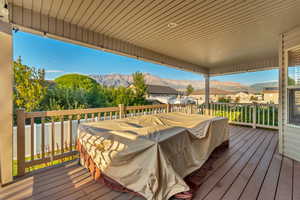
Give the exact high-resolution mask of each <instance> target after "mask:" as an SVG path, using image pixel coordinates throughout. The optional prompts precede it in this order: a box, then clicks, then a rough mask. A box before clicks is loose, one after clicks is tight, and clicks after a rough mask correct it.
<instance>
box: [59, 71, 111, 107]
mask: <svg viewBox="0 0 300 200" xmlns="http://www.w3.org/2000/svg"><path fill="white" fill-rule="evenodd" d="M54 81H55V82H56V84H57V87H59V88H67V89H69V90H70V91H73V92H77V93H85V98H86V103H87V105H88V107H91V108H94V107H103V106H106V97H105V95H104V88H103V87H102V86H101V85H99V84H98V83H97V82H96V81H95V80H94V79H92V78H90V77H88V76H85V75H80V74H66V75H63V76H60V77H58V78H56V79H55V80H54ZM78 90H79V91H78Z"/></svg>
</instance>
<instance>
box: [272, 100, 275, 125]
mask: <svg viewBox="0 0 300 200" xmlns="http://www.w3.org/2000/svg"><path fill="white" fill-rule="evenodd" d="M272 112H273V114H272V118H273V126H275V106H274V105H273V106H272Z"/></svg>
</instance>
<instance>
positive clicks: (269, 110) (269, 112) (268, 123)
mask: <svg viewBox="0 0 300 200" xmlns="http://www.w3.org/2000/svg"><path fill="white" fill-rule="evenodd" d="M268 126H270V105H268Z"/></svg>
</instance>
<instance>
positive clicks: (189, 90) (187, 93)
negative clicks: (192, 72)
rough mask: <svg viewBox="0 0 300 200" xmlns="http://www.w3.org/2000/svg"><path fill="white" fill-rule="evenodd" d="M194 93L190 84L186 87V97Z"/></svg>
mask: <svg viewBox="0 0 300 200" xmlns="http://www.w3.org/2000/svg"><path fill="white" fill-rule="evenodd" d="M193 92H194V88H193V86H192V85H191V84H189V85H188V86H187V87H186V95H187V96H188V95H190V94H192V93H193Z"/></svg>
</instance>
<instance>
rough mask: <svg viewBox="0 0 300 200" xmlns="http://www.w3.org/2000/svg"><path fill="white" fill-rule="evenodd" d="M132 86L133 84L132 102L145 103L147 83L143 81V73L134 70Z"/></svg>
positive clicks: (136, 103)
mask: <svg viewBox="0 0 300 200" xmlns="http://www.w3.org/2000/svg"><path fill="white" fill-rule="evenodd" d="M132 78H133V86H134V91H135V95H134V104H135V105H142V104H145V103H146V98H145V96H146V94H147V89H148V87H147V85H146V82H145V77H144V74H143V73H141V72H135V73H133V74H132Z"/></svg>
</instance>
